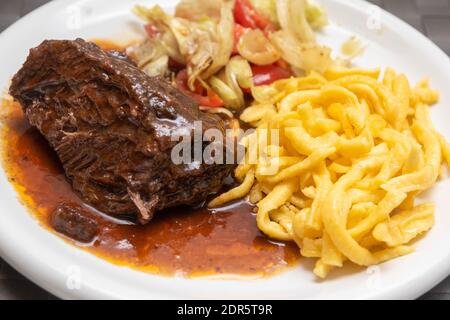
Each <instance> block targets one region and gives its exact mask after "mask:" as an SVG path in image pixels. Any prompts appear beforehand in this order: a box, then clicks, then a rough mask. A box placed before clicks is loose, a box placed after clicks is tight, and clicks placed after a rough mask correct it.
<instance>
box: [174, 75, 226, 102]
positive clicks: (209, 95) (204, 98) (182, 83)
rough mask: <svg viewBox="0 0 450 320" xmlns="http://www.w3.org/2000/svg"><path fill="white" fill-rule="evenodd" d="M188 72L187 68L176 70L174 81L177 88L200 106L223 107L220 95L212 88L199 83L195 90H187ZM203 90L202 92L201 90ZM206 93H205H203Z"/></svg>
mask: <svg viewBox="0 0 450 320" xmlns="http://www.w3.org/2000/svg"><path fill="white" fill-rule="evenodd" d="M187 79H188V73H187V70H186V69H184V70H181V71H180V72H178V74H177V77H176V79H175V82H176V84H177V87H178V89H180V90H181V91H183V92H184V93H185V94H186V95H188V96H189V97H191V98H192V99H194V100H195V101H196V102H197V103H198V104H199V105H200V106H202V107H211V108H219V107H223V106H224V103H223V101H222V99H220V97H219V96H218V95H217V94H216V93H214V92H213V91H212V90H206V89H204V88H202V87H201V86H200V85H196V90H195V91H196V92H192V91H191V90H189V88H188V86H187ZM202 91H203V92H202ZM204 93H206V95H205V94H204Z"/></svg>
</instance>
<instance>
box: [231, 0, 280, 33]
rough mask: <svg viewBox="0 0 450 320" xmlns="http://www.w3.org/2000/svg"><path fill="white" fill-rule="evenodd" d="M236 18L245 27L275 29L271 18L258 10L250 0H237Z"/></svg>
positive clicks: (235, 5) (235, 7) (235, 6)
mask: <svg viewBox="0 0 450 320" xmlns="http://www.w3.org/2000/svg"><path fill="white" fill-rule="evenodd" d="M234 20H235V21H236V23H238V24H240V25H241V26H243V27H245V28H251V29H261V30H275V27H274V26H273V25H272V23H271V22H270V20H269V19H268V18H267V17H265V16H264V15H262V14H260V13H259V12H257V11H256V10H255V8H254V7H253V5H252V4H251V3H250V1H249V0H236V2H235V4H234Z"/></svg>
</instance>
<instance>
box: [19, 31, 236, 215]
mask: <svg viewBox="0 0 450 320" xmlns="http://www.w3.org/2000/svg"><path fill="white" fill-rule="evenodd" d="M10 93H11V95H12V96H13V97H14V98H15V99H16V100H17V101H19V102H20V104H21V105H22V108H23V110H24V113H25V115H26V118H27V119H28V121H29V122H30V123H31V125H33V126H35V127H37V128H38V129H39V131H40V132H41V133H42V134H43V135H44V136H45V137H46V139H47V140H48V141H49V143H50V145H51V146H52V147H53V148H54V149H55V150H56V152H57V154H58V157H59V159H60V160H61V162H62V165H63V167H64V169H65V172H66V175H67V177H68V179H69V180H70V181H71V183H72V186H73V188H74V190H75V191H77V192H78V193H79V194H80V195H81V197H82V198H83V199H84V200H85V201H86V202H87V203H89V204H91V205H92V206H94V207H95V208H97V209H99V210H100V211H103V212H105V213H107V214H110V215H114V216H119V217H120V216H130V215H131V216H134V217H136V218H137V219H138V221H139V222H140V223H142V224H145V223H147V222H149V221H150V220H151V219H152V218H153V216H154V213H155V212H156V211H159V210H162V209H164V208H168V207H174V206H178V205H195V204H198V203H200V202H202V201H204V200H205V199H206V198H207V197H208V195H210V194H211V193H214V192H217V191H219V190H220V188H221V186H222V183H223V181H224V179H225V178H226V177H227V176H228V175H229V173H230V171H231V167H230V166H227V165H219V164H212V165H208V164H205V163H202V164H197V165H189V164H186V165H185V164H182V165H175V164H174V163H173V162H172V161H171V151H172V149H173V147H174V146H175V145H176V144H177V141H172V140H174V139H171V137H172V136H173V135H183V136H186V135H187V136H194V135H193V130H194V122H196V121H201V123H202V126H203V132H204V131H205V130H208V129H211V128H215V129H218V130H220V131H221V132H224V130H225V128H224V123H223V122H222V120H221V119H220V118H219V117H217V116H214V115H210V114H207V113H203V112H201V111H200V110H199V108H198V105H197V104H196V103H195V102H194V101H193V100H192V99H191V98H189V97H187V96H185V95H184V94H182V93H181V92H180V91H178V90H177V89H176V88H174V87H173V86H171V84H170V83H168V82H166V81H165V80H163V79H159V78H150V77H148V76H147V75H146V74H145V73H143V72H142V71H140V70H139V69H138V68H137V67H136V66H135V65H134V64H133V63H132V62H131V61H129V60H128V59H127V58H126V57H125V56H123V55H120V54H117V53H108V52H105V51H103V50H101V49H100V48H99V47H98V46H96V45H95V44H92V43H88V42H85V41H84V40H81V39H77V40H75V41H56V40H49V41H44V42H43V43H42V44H41V45H40V46H39V47H37V48H35V49H32V50H31V51H30V54H29V57H28V59H27V61H26V62H25V64H24V65H23V67H22V69H21V70H20V71H19V72H18V73H17V74H16V76H15V77H14V79H13V81H12V85H11V88H10ZM207 145H208V144H203V148H204V147H206V146H207Z"/></svg>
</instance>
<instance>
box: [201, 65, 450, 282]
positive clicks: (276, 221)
mask: <svg viewBox="0 0 450 320" xmlns="http://www.w3.org/2000/svg"><path fill="white" fill-rule="evenodd" d="M379 78H380V70H361V69H344V68H335V69H331V70H328V71H326V72H325V73H324V74H323V75H320V74H318V73H315V72H313V73H311V74H310V75H308V76H307V77H303V78H291V79H287V80H280V81H278V82H275V83H273V84H272V85H270V86H262V87H255V88H253V96H254V97H255V100H256V101H255V102H254V103H253V104H252V105H251V106H250V107H249V108H247V109H246V110H245V111H244V112H243V114H242V115H241V120H242V121H244V122H246V123H249V124H251V125H252V126H253V127H254V128H256V130H255V132H254V133H253V134H252V135H250V136H247V137H244V138H243V139H242V141H241V144H243V145H244V146H245V147H246V148H247V155H246V157H245V160H244V161H242V162H241V164H240V165H239V166H238V168H237V169H236V171H235V176H236V178H237V179H238V180H240V181H241V182H242V184H241V185H240V186H238V187H237V188H235V189H232V190H230V191H229V192H227V193H225V194H223V195H221V196H220V197H218V198H216V199H215V200H213V201H212V202H211V203H210V204H209V206H210V207H217V206H221V205H224V204H226V203H228V202H230V201H233V200H236V199H240V198H243V197H246V196H248V197H249V201H250V202H252V203H254V204H255V205H256V206H257V223H258V227H259V228H260V229H261V231H263V232H264V233H265V234H266V235H268V236H269V237H271V238H273V239H276V240H282V241H295V242H296V243H297V244H298V246H299V247H300V250H301V254H302V255H303V256H304V257H308V258H316V259H318V260H317V263H316V265H315V268H314V273H315V274H316V275H317V276H318V277H320V278H325V277H327V275H328V274H329V272H330V271H331V270H332V269H333V268H339V267H342V266H343V264H344V262H346V261H348V260H349V261H351V262H353V263H355V264H357V265H360V266H371V265H376V264H379V263H381V262H384V261H387V260H390V259H393V258H396V257H399V256H403V255H406V254H409V253H411V252H412V251H413V250H414V248H413V246H412V245H411V241H413V240H414V239H415V238H417V237H418V236H419V235H420V234H423V233H424V232H426V231H428V230H429V229H431V228H432V226H433V224H434V204H432V203H425V204H419V205H417V204H416V203H415V202H416V201H415V198H416V197H417V196H418V195H419V193H421V192H423V191H425V190H427V189H430V188H431V187H433V185H434V184H435V183H436V181H437V180H438V178H439V176H440V174H441V168H442V162H443V161H446V162H447V164H450V146H449V144H448V143H447V142H446V141H445V139H444V137H443V136H441V135H440V134H439V133H438V132H437V131H436V130H435V129H434V128H433V125H432V123H431V120H430V116H429V105H432V104H434V103H436V102H437V101H438V99H439V94H438V93H437V92H436V91H433V90H432V89H430V88H429V85H428V82H427V81H422V82H421V83H419V84H418V85H417V86H416V87H414V88H410V85H409V82H408V79H407V77H406V76H405V75H403V74H397V73H396V72H395V71H394V70H392V69H387V70H386V72H385V74H384V76H383V77H382V79H381V80H379ZM273 130H277V131H278V132H279V139H277V140H278V141H277V143H275V142H273V141H272V138H271V136H272V135H271V131H273ZM263 141H266V142H267V141H268V143H266V144H264V143H263ZM272 142H273V143H272ZM254 145H257V146H259V147H260V148H264V150H260V152H259V153H258V156H257V161H255V162H250V161H249V158H250V157H251V155H250V153H252V152H249V150H250V149H251V146H254ZM262 151H264V154H266V155H267V156H265V157H263V156H261V154H262V153H263V152H262ZM274 164H275V165H274ZM274 168H275V170H274Z"/></svg>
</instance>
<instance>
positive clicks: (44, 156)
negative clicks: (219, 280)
mask: <svg viewBox="0 0 450 320" xmlns="http://www.w3.org/2000/svg"><path fill="white" fill-rule="evenodd" d="M134 12H135V13H136V14H137V15H138V16H139V17H141V18H142V19H143V20H144V21H145V28H144V30H145V33H146V38H145V40H144V41H143V42H142V43H140V44H138V45H133V46H130V47H129V48H124V49H123V50H110V49H111V48H115V46H110V48H109V49H106V48H105V49H104V50H102V49H101V48H100V46H97V45H95V44H93V43H88V42H86V41H84V40H82V39H77V40H75V41H68V40H52V41H44V42H43V43H42V44H41V45H40V46H39V47H37V48H35V49H32V50H31V51H30V55H29V57H28V59H27V61H26V62H25V64H24V65H23V67H22V69H21V70H20V71H19V72H18V73H17V74H16V75H15V76H14V78H13V80H12V84H11V87H10V94H11V95H12V96H13V98H14V99H15V100H16V102H19V103H20V106H19V107H18V109H17V110H15V111H14V112H13V113H12V114H13V116H11V118H10V119H9V121H10V126H9V127H7V129H8V130H9V131H8V133H7V135H6V137H8V139H9V140H11V141H9V144H8V145H7V150H6V151H7V152H5V153H6V154H7V155H8V157H9V160H10V161H13V162H14V165H10V167H8V169H7V171H8V176H9V177H10V178H11V181H13V183H14V184H15V185H16V186H17V188H18V190H19V193H22V194H23V198H24V199H26V202H28V203H29V206H30V207H32V208H33V209H34V210H36V211H37V212H38V213H37V216H39V217H40V221H41V222H43V223H44V225H46V226H49V227H51V228H53V229H54V230H56V231H57V232H59V233H60V234H63V235H65V236H66V237H67V238H70V239H71V240H72V241H74V242H75V243H76V244H78V245H80V246H82V247H83V248H85V249H86V250H89V251H91V252H93V253H94V254H96V255H99V256H101V257H104V258H106V259H108V260H110V261H113V262H118V263H119V264H125V265H131V266H133V267H136V266H137V267H138V268H141V269H143V270H147V271H151V272H156V273H160V274H179V273H182V274H184V275H188V276H193V275H199V274H201V275H208V276H210V275H214V274H234V275H242V274H243V275H246V276H248V275H249V276H252V277H253V276H261V275H267V274H271V273H273V272H275V271H277V269H280V268H282V267H283V266H287V265H292V264H293V263H295V262H296V261H297V260H298V258H299V256H300V253H301V255H302V256H304V257H307V258H315V259H317V262H316V265H315V268H314V273H315V274H316V275H317V276H318V277H320V278H326V277H327V276H328V275H329V274H330V272H331V271H332V270H333V269H336V268H340V267H342V266H343V265H344V263H345V262H352V263H354V264H356V265H359V266H372V265H376V264H379V263H382V262H384V261H387V260H391V259H394V258H396V257H399V256H402V255H406V254H409V253H411V252H412V251H413V250H414V246H413V241H415V240H416V239H417V238H418V237H419V236H420V235H422V234H424V233H426V232H427V231H429V230H430V229H431V228H432V227H433V225H434V223H435V217H434V211H435V205H434V204H433V203H418V201H417V197H418V196H419V195H420V194H421V193H422V192H424V191H426V190H428V189H430V188H432V187H433V186H434V185H435V184H436V182H437V180H438V179H439V178H440V175H441V167H442V163H443V162H447V164H448V165H450V145H449V144H448V143H447V142H446V140H445V138H444V137H443V136H442V135H440V134H439V133H438V132H437V131H436V130H435V129H434V127H433V124H432V122H431V119H430V116H429V114H428V112H429V106H431V105H433V104H435V103H436V102H437V101H438V99H439V93H438V92H436V91H434V90H432V89H431V88H430V86H429V84H428V82H427V81H422V82H420V83H419V84H418V85H416V86H415V87H411V86H410V84H409V80H408V79H407V77H406V76H405V75H403V74H399V73H396V72H395V71H394V70H392V69H387V70H386V71H385V73H384V75H381V74H380V73H381V72H380V70H378V69H376V70H366V69H358V68H351V67H350V65H349V64H350V60H351V59H352V58H354V57H356V56H357V55H358V54H361V53H362V52H363V50H364V48H363V46H362V45H361V43H362V42H360V40H359V39H358V38H356V37H352V38H350V39H349V40H348V41H347V42H345V43H344V44H343V45H342V47H341V49H342V52H341V53H342V54H344V55H345V56H346V59H347V60H341V59H339V58H336V59H334V58H332V52H331V49H330V48H328V47H326V46H324V45H321V44H319V43H318V42H317V40H316V33H315V31H316V30H319V29H321V28H323V27H324V26H325V25H326V24H327V16H326V13H325V12H324V11H323V9H322V8H321V7H320V6H318V5H317V4H315V3H313V2H312V1H307V0H233V1H231V0H213V1H211V0H208V1H206V0H182V1H180V3H179V4H178V6H177V7H176V10H175V14H174V15H170V14H168V13H166V12H164V11H163V10H162V9H161V7H159V6H153V7H151V8H147V7H144V6H136V7H135V8H134ZM13 104H14V103H13ZM17 111H19V114H18V113H17ZM199 123H201V128H200V131H201V132H198V131H196V130H198V124H199ZM30 126H31V128H30ZM244 128H253V129H254V130H253V131H251V132H250V134H248V135H245V134H244V135H242V133H243V129H244ZM210 129H212V130H213V131H214V132H215V133H217V132H218V133H219V135H217V134H214V136H213V137H211V139H209V140H208V138H207V137H209V136H210V135H211V133H212V132H211V131H210ZM228 129H231V130H228ZM228 131H231V133H232V134H231V138H232V142H233V145H231V146H230V145H229V144H228V142H229V141H227V140H226V139H227V138H229V137H230V135H229V132H228ZM24 132H25V133H24ZM199 133H200V136H199V135H198V134H199ZM183 138H188V139H190V140H189V143H188V145H189V146H190V147H191V148H192V147H194V150H192V149H189V151H188V152H187V153H186V154H183V156H188V158H189V159H187V160H186V158H184V157H183V161H182V162H181V163H177V162H176V161H175V159H174V154H173V153H174V150H178V149H177V148H178V147H179V145H180V140H183ZM205 139H206V140H205ZM200 140H201V141H200ZM237 140H239V141H240V144H241V147H242V148H240V147H239V146H235V144H234V143H235V142H236V141H237ZM46 141H48V144H49V145H48V144H46ZM195 145H197V146H200V147H199V148H197V149H199V150H197V149H195ZM16 146H17V147H16ZM212 146H214V148H213V150H214V152H213V153H214V154H216V153H218V154H219V153H222V155H226V158H227V159H226V160H227V161H223V160H225V159H221V160H219V161H217V159H213V161H208V160H211V159H205V157H203V159H202V160H198V159H197V156H196V155H194V154H197V152H198V151H200V153H201V155H200V156H202V155H203V156H204V155H205V154H206V151H207V150H208V149H211V147H212ZM239 150H243V151H244V152H243V154H242V156H243V157H240V155H239ZM183 151H184V150H183ZM210 151H211V150H210ZM54 153H55V154H54ZM210 155H211V157H214V156H213V155H212V154H210ZM229 155H231V160H232V161H231V162H232V163H230V162H229V160H230V159H229V158H228V156H229ZM237 159H239V160H240V159H242V161H240V162H239V165H237V164H236V160H237ZM60 165H62V168H61V166H60ZM233 169H235V170H234V175H233V174H231V173H232V171H233ZM66 178H67V181H66ZM233 178H234V179H233ZM69 183H70V184H69ZM72 189H73V190H74V191H76V194H75V193H74V192H73V190H72ZM49 190H50V191H49ZM156 213H158V214H156ZM130 220H131V221H130ZM135 222H136V223H135ZM150 222H151V223H150ZM117 260H119V261H117Z"/></svg>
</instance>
